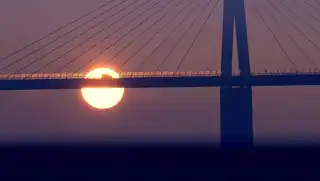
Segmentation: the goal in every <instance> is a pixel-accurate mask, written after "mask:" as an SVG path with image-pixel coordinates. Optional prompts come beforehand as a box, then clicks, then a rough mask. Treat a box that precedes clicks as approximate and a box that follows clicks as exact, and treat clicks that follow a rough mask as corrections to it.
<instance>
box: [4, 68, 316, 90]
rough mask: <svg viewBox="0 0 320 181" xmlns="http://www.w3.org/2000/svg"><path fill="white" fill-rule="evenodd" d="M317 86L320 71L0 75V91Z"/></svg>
mask: <svg viewBox="0 0 320 181" xmlns="http://www.w3.org/2000/svg"><path fill="white" fill-rule="evenodd" d="M299 85H301V86H302V85H320V72H300V73H299V72H295V73H293V72H279V73H268V72H266V73H252V75H251V76H247V77H244V76H240V75H239V74H238V73H234V75H233V76H229V77H226V76H221V75H220V73H219V72H216V71H212V72H122V73H120V78H118V79H108V78H106V79H104V78H103V79H88V78H85V73H58V74H52V73H47V74H16V75H0V90H32V89H79V88H83V87H103V86H104V87H105V86H108V87H125V88H148V87H149V88H152V87H153V88H155V87H224V86H299Z"/></svg>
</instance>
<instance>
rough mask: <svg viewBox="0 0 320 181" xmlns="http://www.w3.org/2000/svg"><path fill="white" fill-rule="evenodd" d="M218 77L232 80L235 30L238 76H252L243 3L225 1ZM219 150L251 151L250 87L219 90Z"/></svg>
mask: <svg viewBox="0 0 320 181" xmlns="http://www.w3.org/2000/svg"><path fill="white" fill-rule="evenodd" d="M223 6H224V7H223V31H222V55H221V75H222V76H226V77H228V76H232V72H233V70H232V56H233V41H234V37H233V34H234V31H233V30H234V26H235V30H236V33H235V34H236V39H237V49H238V60H239V70H240V76H251V71H250V57H249V48H248V37H247V24H246V15H245V5H244V0H224V5H223ZM220 117H221V118H220V119H221V123H220V127H221V147H252V146H253V122H252V117H253V115H252V89H251V86H241V87H233V86H231V85H230V86H223V87H221V88H220Z"/></svg>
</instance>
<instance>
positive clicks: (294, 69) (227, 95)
mask: <svg viewBox="0 0 320 181" xmlns="http://www.w3.org/2000/svg"><path fill="white" fill-rule="evenodd" d="M245 2H246V0H208V1H205V0H203V1H198V0H189V1H188V0H168V1H160V0H155V1H139V0H135V1H120V2H118V1H117V0H110V1H108V2H107V3H106V4H103V5H102V6H100V7H98V8H97V9H95V10H93V11H91V12H89V13H87V14H85V15H83V16H81V17H79V18H77V19H75V20H74V21H72V22H70V23H69V24H66V25H65V26H62V27H61V28H59V29H57V30H55V31H53V32H51V33H50V34H48V35H47V36H44V37H42V38H40V39H38V40H37V41H34V42H32V43H31V44H28V45H27V46H24V47H22V48H21V49H18V50H17V51H14V52H12V53H10V54H8V55H7V56H5V57H3V58H2V59H1V60H0V90H34V89H79V88H82V87H87V86H88V87H101V86H108V87H125V88H152V87H219V88H220V107H221V145H222V146H234V145H242V146H252V145H253V137H254V136H253V120H252V89H251V87H253V86H307V85H320V71H318V66H317V64H316V63H315V61H313V60H312V58H311V56H309V55H308V52H307V50H305V49H304V48H303V47H302V46H300V45H299V44H298V43H297V41H296V40H295V39H294V38H292V35H291V34H294V33H297V32H298V33H299V35H298V36H299V37H303V41H306V42H308V46H312V47H313V49H315V50H319V51H320V48H319V46H318V45H317V42H316V41H315V40H313V39H312V38H310V37H309V36H308V35H307V34H306V33H305V32H306V31H305V30H303V29H301V28H299V26H297V21H296V20H295V21H292V20H291V19H290V17H288V15H287V12H291V14H293V15H296V18H297V19H299V21H301V22H303V23H304V24H306V26H308V27H309V28H310V29H312V30H313V31H314V32H313V33H318V34H320V32H318V30H317V29H316V28H314V27H313V26H312V24H311V23H310V22H308V21H306V20H305V19H304V18H303V17H300V16H299V15H298V14H297V13H296V12H295V11H294V10H292V9H290V8H288V6H287V5H286V2H284V1H279V2H278V1H275V0H266V3H265V5H267V6H268V8H266V7H262V6H260V5H257V4H255V5H252V7H251V8H250V11H249V13H253V12H254V13H256V14H255V15H257V16H256V17H258V18H260V21H261V22H262V23H263V25H264V26H265V27H266V28H267V32H268V33H269V34H271V35H272V36H271V37H272V38H273V40H274V42H276V45H277V46H278V47H279V50H280V51H281V52H282V56H284V57H285V59H286V60H287V62H288V63H289V66H288V69H287V70H276V71H269V70H264V71H252V70H251V64H250V63H251V61H250V54H249V45H250V44H249V42H248V33H247V32H248V29H247V17H246V13H248V8H245V7H246V5H245ZM304 2H305V3H306V5H308V8H300V9H299V6H302V5H299V4H297V3H295V2H292V3H294V4H295V5H296V6H297V7H298V9H299V10H301V11H303V13H304V14H306V15H308V16H310V17H314V21H317V18H316V17H315V16H314V15H313V13H312V12H311V10H310V9H312V8H314V9H315V10H318V9H317V8H315V6H314V5H313V3H312V4H311V3H309V2H308V1H304ZM219 3H221V4H223V13H222V14H223V22H222V37H221V65H220V70H219V71H213V70H205V71H181V70H180V69H181V66H182V65H183V63H185V61H186V58H187V56H188V55H189V53H190V51H192V48H193V47H194V46H195V44H196V41H197V39H198V38H199V35H200V34H201V32H202V31H203V29H204V26H205V25H206V24H207V22H208V20H209V19H210V18H211V17H212V16H213V15H212V14H213V12H215V11H216V9H217V6H218V4H219ZM277 4H279V6H280V5H281V7H283V8H284V9H286V13H284V12H282V11H281V10H279V7H278V5H277ZM101 10H103V11H101ZM99 11H101V12H99ZM113 11H114V12H113ZM194 11H199V14H196V16H194ZM318 11H319V10H318ZM97 12H98V14H96V15H94V16H93V17H92V18H89V19H86V20H85V21H82V22H80V20H83V19H85V18H87V17H88V16H89V15H92V14H93V13H97ZM110 12H111V14H108V16H107V17H105V18H103V19H102V21H97V19H99V18H100V19H101V16H103V15H105V14H106V13H110ZM120 12H121V13H124V14H121V13H120ZM272 12H273V13H272ZM319 12H320V11H319ZM119 13H120V14H121V15H120V18H118V19H117V18H115V17H116V16H117V15H118V14H119ZM148 13H149V14H148ZM159 14H160V15H159ZM169 14H170V16H171V18H167V21H164V20H165V18H166V17H167V15H169ZM274 14H277V15H278V16H281V19H285V20H286V21H283V22H286V23H288V24H290V26H292V27H293V29H294V32H293V30H292V29H290V30H283V31H281V33H282V35H284V36H279V33H278V34H277V33H276V32H277V31H276V30H275V28H274V27H276V26H279V27H280V25H281V21H280V20H279V19H280V18H279V17H277V16H275V15H274ZM155 15H157V16H155ZM180 16H182V17H180ZM266 16H270V17H271V18H270V19H273V20H272V21H273V22H274V23H275V24H273V25H271V23H268V22H269V20H266ZM176 17H180V19H179V18H177V19H176ZM125 18H128V19H125ZM139 18H140V20H139ZM152 18H153V19H152ZM190 18H191V19H190ZM201 18H202V19H201ZM277 18H279V19H277ZM124 19H125V20H127V21H125V22H122V24H121V23H120V24H119V25H120V26H119V27H117V28H116V30H115V31H111V32H109V33H108V34H107V36H103V37H99V38H97V35H99V34H101V33H103V32H104V31H107V30H111V29H112V28H113V26H115V25H116V24H117V23H118V22H119V21H124ZM136 20H137V21H138V20H139V21H141V22H139V21H138V24H137V25H134V26H133V27H132V26H129V27H127V26H126V25H127V24H130V23H132V22H135V21H136ZM151 20H152V21H151ZM188 20H190V22H189V23H186V22H187V21H188ZM175 21H177V22H175ZM79 22H80V23H79ZM106 22H108V25H104V23H106ZM197 22H200V23H201V24H200V25H198V26H196V24H197ZM75 23H78V25H77V26H76V27H75V28H72V29H69V30H65V31H64V32H63V31H62V30H64V29H66V28H68V27H69V26H70V25H73V24H75ZM90 23H91V24H92V23H95V24H94V25H93V26H91V27H90V28H89V29H86V30H85V31H82V32H81V33H80V34H78V35H76V36H73V38H71V39H69V40H68V39H63V37H65V36H67V35H69V34H71V33H73V32H76V31H78V29H81V28H82V27H84V26H85V25H90ZM101 25H104V26H103V27H102V28H101V29H100V30H99V31H96V32H94V33H92V34H91V35H86V34H87V33H88V32H89V31H91V30H93V29H94V28H97V27H99V26H101ZM169 25H170V27H173V28H169ZM182 25H184V27H183V28H182V29H183V32H182V33H181V36H180V35H179V36H178V34H177V30H178V29H179V27H180V26H182ZM141 27H142V28H141ZM193 27H200V28H198V29H197V31H195V32H193V34H194V35H196V36H195V37H194V39H192V40H191V41H190V42H188V43H187V44H189V46H187V47H186V48H185V49H184V51H183V53H182V54H181V55H179V54H177V55H175V56H174V52H175V51H176V50H177V47H178V46H179V45H181V46H182V45H183V43H182V42H183V40H184V37H187V36H188V35H187V34H188V33H189V31H192V28H193ZM139 28H140V29H141V30H142V31H141V32H139V33H138V36H133V35H132V34H131V33H132V32H133V31H138V30H137V29H139ZM151 30H152V31H151ZM234 30H235V34H234ZM60 31H61V32H60ZM121 31H127V32H126V33H124V34H122V35H117V33H119V32H121ZM148 31H150V32H152V33H151V34H152V35H150V36H149V35H146V37H147V40H144V41H143V43H142V46H138V45H135V42H139V41H142V40H141V39H143V38H144V36H145V34H147V33H148ZM59 33H60V34H59ZM174 33H176V34H174ZM54 34H58V35H57V36H54V38H53V39H52V36H53V35H54ZM84 35H86V37H84V38H82V39H81V38H80V37H81V36H84ZM116 35H117V36H116ZM161 36H164V37H165V38H164V39H161V38H159V37H161ZM176 36H177V37H178V40H177V41H175V42H174V44H173V46H172V45H171V44H168V45H164V43H165V42H166V41H168V40H170V39H171V38H173V37H176ZM234 36H235V38H234ZM283 37H286V38H288V39H289V40H290V41H291V42H292V43H293V44H294V45H295V47H296V49H297V51H299V52H300V55H301V56H302V57H303V59H305V60H306V61H307V62H308V65H310V66H311V67H312V68H310V67H308V68H305V67H299V66H298V65H297V63H296V62H295V60H293V58H292V57H291V56H289V54H288V53H287V51H286V49H285V47H284V46H283V44H282V43H281V41H280V40H279V39H281V38H283ZM47 38H51V40H49V41H48V42H46V43H44V44H42V45H41V46H40V47H38V48H33V49H32V46H34V45H35V44H37V43H39V42H42V41H43V40H45V39H47ZM94 38H96V40H95V41H92V39H94ZM219 38H220V37H219ZM61 39H62V40H67V41H63V42H60V43H59V44H58V45H57V46H56V47H55V48H53V49H51V50H47V49H46V48H48V46H51V45H52V44H53V43H57V42H58V41H60V40H61ZM79 39H81V41H80V40H79ZM123 39H126V41H125V43H124V44H125V46H122V47H121V48H114V47H116V46H117V44H118V43H119V42H121V41H122V40H123ZM234 39H236V43H235V42H234ZM105 40H108V41H110V42H111V43H110V44H109V45H106V46H102V47H100V48H98V50H95V52H98V53H97V54H95V55H88V57H89V58H88V57H86V59H85V60H82V62H80V63H79V64H77V63H75V62H76V61H78V60H79V59H81V57H83V56H84V55H86V54H87V53H88V54H90V51H91V50H92V49H94V48H97V47H98V46H99V45H101V44H102V43H103V42H104V41H105ZM73 41H75V42H76V43H77V44H72V43H74V42H73ZM89 41H92V42H91V44H92V45H91V46H89V48H88V46H87V44H89V45H90V43H88V42H89ZM152 41H155V42H153V45H156V46H155V47H153V46H151V45H149V43H150V42H152ZM234 43H235V44H236V48H237V55H238V56H237V58H238V67H239V71H233V63H232V62H233V58H234V56H233V54H235V53H234V51H235V49H234V47H233V45H234ZM217 44H218V43H217ZM219 44H220V42H219ZM261 44H263V42H261ZM68 45H69V46H71V45H72V46H71V47H72V48H71V49H67V51H64V52H63V53H61V54H59V55H58V56H53V55H52V54H54V53H56V51H57V50H59V49H60V48H62V47H64V46H68ZM82 46H84V47H82ZM149 46H151V47H152V48H153V50H151V52H150V54H146V55H144V56H142V57H143V58H142V59H141V60H140V62H138V68H137V69H136V70H135V71H123V69H124V67H125V66H126V65H127V64H129V63H130V61H131V60H132V59H133V57H135V56H137V55H138V54H139V53H140V52H143V50H144V49H147V48H148V47H149ZM161 46H164V47H165V46H169V47H170V48H169V50H168V52H165V53H163V55H164V58H163V59H160V60H159V61H158V62H157V66H156V70H155V71H138V70H140V69H141V68H142V67H143V66H146V64H148V61H150V60H151V59H153V58H154V59H157V58H158V57H159V56H152V55H154V54H156V53H157V52H158V50H159V49H161ZM130 47H133V48H132V49H130ZM28 48H29V49H31V50H30V51H29V52H27V53H25V54H24V55H23V56H17V54H19V53H21V52H23V51H25V50H26V49H28ZM77 48H79V49H80V50H78V51H77V53H80V54H77V55H76V56H72V55H69V54H72V53H74V52H73V51H74V50H75V49H77ZM113 48H114V49H117V50H118V49H120V50H119V51H114V52H112V53H110V54H113V55H112V56H111V57H108V58H107V59H106V60H105V62H102V63H101V61H100V62H99V61H98V62H99V63H96V61H97V60H99V58H100V56H101V55H102V54H103V53H105V52H106V51H113V50H112V49H113ZM251 48H255V47H251ZM126 50H127V51H129V52H131V53H132V54H131V55H130V56H127V57H126V58H127V59H124V61H122V62H120V63H119V65H117V66H116V67H117V69H118V70H121V71H120V78H117V79H111V78H109V77H103V78H102V79H90V78H86V73H85V71H87V70H88V69H92V67H94V66H108V65H112V63H110V62H111V61H114V60H115V59H117V58H119V56H120V55H121V54H122V53H123V52H124V51H126ZM41 51H43V52H44V53H42V55H40V56H38V57H32V56H33V55H34V54H35V53H39V52H41ZM250 51H251V52H252V50H250ZM297 51H296V52H297ZM176 52H179V51H176ZM15 56H17V57H15ZM50 56H53V59H50V60H49V61H48V60H46V58H47V57H50ZM69 56H70V60H67V61H65V62H61V61H60V60H62V59H64V58H65V57H67V58H69ZM12 57H13V58H15V59H12V60H11V58H12ZM29 57H31V58H29ZM170 57H173V58H172V60H173V61H174V60H179V61H178V62H176V64H177V65H176V68H174V69H175V70H174V71H163V70H162V69H163V68H162V67H163V66H164V65H165V64H166V63H167V62H168V59H169V58H170ZM297 57H298V56H297ZM28 58H29V60H28ZM51 58H52V57H51ZM119 59H120V58H119ZM7 60H10V61H8V62H7V63H4V62H6V61H7ZM23 60H28V61H25V63H21V62H23ZM44 60H46V61H44ZM107 61H108V62H107ZM42 62H43V63H42ZM3 63H4V64H3ZM95 63H96V64H95ZM19 64H20V66H19ZM54 64H58V66H59V67H58V68H57V69H56V70H55V71H48V70H46V69H47V68H48V67H50V66H52V65H54ZM73 64H77V65H80V66H78V67H77V68H76V70H72V71H71V70H70V71H66V72H63V70H64V69H70V67H69V66H71V65H73ZM90 64H91V67H90ZM34 65H37V66H36V69H35V70H33V71H29V72H28V70H29V68H31V67H32V66H34ZM89 67H90V68H89Z"/></svg>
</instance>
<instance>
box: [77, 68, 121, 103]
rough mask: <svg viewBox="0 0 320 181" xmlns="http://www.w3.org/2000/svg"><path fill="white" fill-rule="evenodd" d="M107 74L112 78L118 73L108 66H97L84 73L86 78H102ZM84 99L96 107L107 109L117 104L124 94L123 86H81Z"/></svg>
mask: <svg viewBox="0 0 320 181" xmlns="http://www.w3.org/2000/svg"><path fill="white" fill-rule="evenodd" d="M103 75H109V76H110V77H112V78H119V74H118V73H116V72H115V71H113V70H111V69H109V68H98V69H95V70H93V71H91V72H89V73H88V74H87V75H86V78H102V76H103ZM81 93H82V96H83V98H84V100H85V101H86V102H87V103H88V104H89V105H90V106H92V107H94V108H97V109H108V108H111V107H114V106H115V105H117V104H118V103H119V102H120V101H121V99H122V96H123V94H124V88H107V87H103V88H89V87H86V88H82V89H81Z"/></svg>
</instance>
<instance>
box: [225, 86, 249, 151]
mask: <svg viewBox="0 0 320 181" xmlns="http://www.w3.org/2000/svg"><path fill="white" fill-rule="evenodd" d="M220 117H221V118H220V119H221V123H220V127H221V147H224V148H229V147H251V146H252V145H253V124H252V89H251V87H237V88H234V87H222V88H221V89H220Z"/></svg>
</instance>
